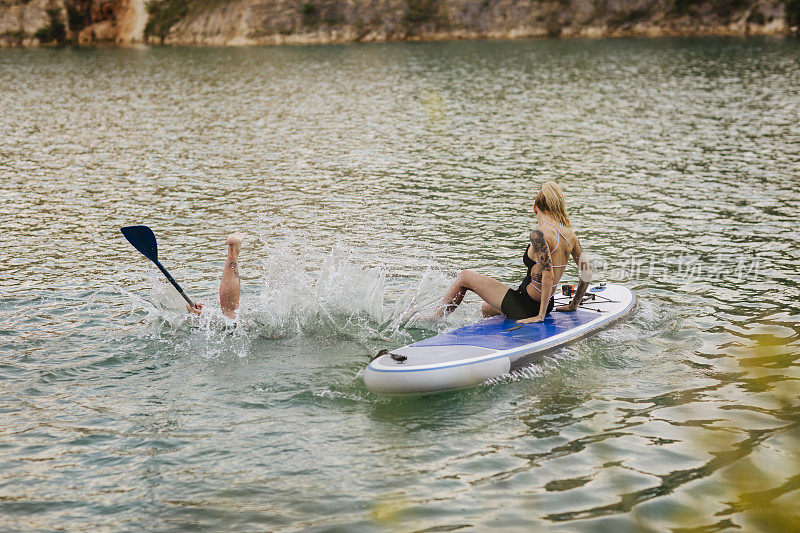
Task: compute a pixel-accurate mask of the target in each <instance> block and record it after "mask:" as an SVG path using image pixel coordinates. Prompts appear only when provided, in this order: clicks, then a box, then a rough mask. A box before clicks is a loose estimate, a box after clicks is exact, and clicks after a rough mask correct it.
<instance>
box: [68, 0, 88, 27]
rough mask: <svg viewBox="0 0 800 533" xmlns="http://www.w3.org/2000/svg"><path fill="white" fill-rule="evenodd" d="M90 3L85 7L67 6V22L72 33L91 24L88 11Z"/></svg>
mask: <svg viewBox="0 0 800 533" xmlns="http://www.w3.org/2000/svg"><path fill="white" fill-rule="evenodd" d="M91 5H92V4H91V2H86V5H85V6H74V5H68V6H67V21H68V22H69V29H70V30H72V31H81V30H82V29H83V28H85V27H86V26H88V25H89V22H91V19H90V13H89V9H90V8H91Z"/></svg>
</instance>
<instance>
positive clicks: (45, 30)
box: [0, 0, 148, 46]
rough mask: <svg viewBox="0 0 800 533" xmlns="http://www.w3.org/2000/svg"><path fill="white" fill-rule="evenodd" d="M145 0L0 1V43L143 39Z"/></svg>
mask: <svg viewBox="0 0 800 533" xmlns="http://www.w3.org/2000/svg"><path fill="white" fill-rule="evenodd" d="M147 16H148V15H147V9H146V7H145V0H0V46H36V45H39V44H51V43H58V44H61V43H65V42H74V43H77V44H88V43H91V42H96V41H105V42H109V41H110V42H115V43H128V42H142V41H144V28H145V25H146V24H147Z"/></svg>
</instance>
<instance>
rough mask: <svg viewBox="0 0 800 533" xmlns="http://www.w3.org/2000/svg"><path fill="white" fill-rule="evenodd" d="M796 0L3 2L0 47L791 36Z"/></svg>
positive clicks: (799, 8)
mask: <svg viewBox="0 0 800 533" xmlns="http://www.w3.org/2000/svg"><path fill="white" fill-rule="evenodd" d="M799 23H800V0H149V2H148V3H147V5H145V0H0V45H7V46H8V45H11V46H14V45H36V44H39V43H49V42H70V41H71V42H76V43H79V44H86V43H91V42H96V41H111V42H117V43H126V42H141V41H147V42H151V43H166V44H202V45H238V44H306V43H343V42H359V41H393V40H438V39H471V38H521V37H546V36H550V37H556V36H563V37H603V36H629V35H630V36H634V35H636V36H662V35H674V36H690V35H748V34H782V33H789V32H790V31H792V30H793V29H794V30H795V31H796V26H797V25H798V24H799Z"/></svg>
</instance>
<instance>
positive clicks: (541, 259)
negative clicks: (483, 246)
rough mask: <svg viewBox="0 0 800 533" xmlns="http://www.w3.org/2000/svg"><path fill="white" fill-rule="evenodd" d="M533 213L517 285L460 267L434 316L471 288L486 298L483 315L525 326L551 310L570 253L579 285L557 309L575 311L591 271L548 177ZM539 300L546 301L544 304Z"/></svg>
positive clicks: (451, 306)
mask: <svg viewBox="0 0 800 533" xmlns="http://www.w3.org/2000/svg"><path fill="white" fill-rule="evenodd" d="M533 212H534V213H535V214H536V221H537V222H538V223H539V227H537V228H536V229H534V230H533V231H532V232H531V242H530V244H529V245H528V248H527V249H526V250H525V255H523V256H522V261H523V263H524V264H525V267H526V268H527V269H528V271H527V274H526V275H525V279H524V280H522V284H521V285H520V286H519V288H517V289H509V288H508V287H507V286H506V285H504V284H503V283H500V282H499V281H497V280H496V279H493V278H490V277H489V276H484V275H483V274H478V273H477V272H473V271H471V270H462V271H461V272H460V273H459V274H458V277H457V278H456V280H455V282H454V283H453V285H452V286H451V287H450V290H449V291H448V292H447V294H446V295H445V297H444V298H443V299H442V305H441V307H439V309H438V310H437V314H436V316H439V317H442V316H446V315H448V314H449V313H451V312H452V311H453V310H454V309H455V308H456V307H457V306H458V304H460V303H461V300H463V299H464V295H465V294H466V293H467V291H472V292H474V293H475V294H477V295H478V296H480V297H481V298H482V299H483V301H484V302H485V303H484V304H483V307H482V308H481V310H482V311H483V316H485V317H488V316H494V315H498V314H500V313H503V314H504V315H506V317H508V318H510V319H512V320H517V322H520V323H523V324H526V323H529V322H541V321H542V320H544V317H545V315H546V314H547V313H549V312H550V311H552V310H553V305H554V301H553V292H554V290H555V288H556V287H558V282H559V281H560V280H561V275H562V274H563V273H564V270H565V269H566V267H567V264H568V263H569V257H570V256H572V258H573V259H574V260H575V263H576V264H577V265H578V271H579V272H580V278H581V279H580V284H579V285H578V290H577V291H576V293H575V297H574V298H573V299H572V301H571V302H570V303H569V305H563V306H561V307H559V308H558V309H556V310H557V311H574V310H576V309H577V308H578V304H579V303H580V301H581V299H582V298H583V295H584V294H585V293H586V289H587V288H588V287H589V282H590V281H591V280H592V270H591V268H589V263H588V261H586V258H585V257H583V249H582V248H581V245H580V243H579V242H578V236H577V235H576V234H575V231H574V230H573V229H572V226H571V224H570V222H569V217H568V216H567V210H566V205H565V201H564V193H562V192H561V187H559V186H558V184H557V183H556V182H554V181H548V182H547V183H545V184H543V185H542V190H541V191H540V192H539V194H538V195H537V196H536V200H535V201H534V202H533ZM541 302H548V304H547V306H542V305H541Z"/></svg>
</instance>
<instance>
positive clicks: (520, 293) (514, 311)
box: [500, 244, 555, 320]
mask: <svg viewBox="0 0 800 533" xmlns="http://www.w3.org/2000/svg"><path fill="white" fill-rule="evenodd" d="M528 248H530V244H529V245H528ZM528 248H525V255H523V256H522V262H523V263H525V266H526V267H528V273H527V274H526V275H525V279H523V280H522V284H521V285H520V286H519V288H517V289H508V292H507V293H506V295H505V297H503V303H502V304H500V310H501V311H502V312H503V314H504V315H506V318H509V319H511V320H519V319H521V318H529V317H532V316H536V315H538V314H539V306H540V305H541V304H540V302H538V301H536V300H534V299H533V298H531V295H530V294H528V285H530V284H531V281H532V280H533V278H532V277H531V269H532V268H533V265H535V264H536V261H534V260H533V259H531V258H530V257H528ZM554 305H555V300H554V299H553V297H552V296H551V297H550V302H549V303H548V304H547V312H548V313H549V312H550V311H552V310H553V306H554Z"/></svg>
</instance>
